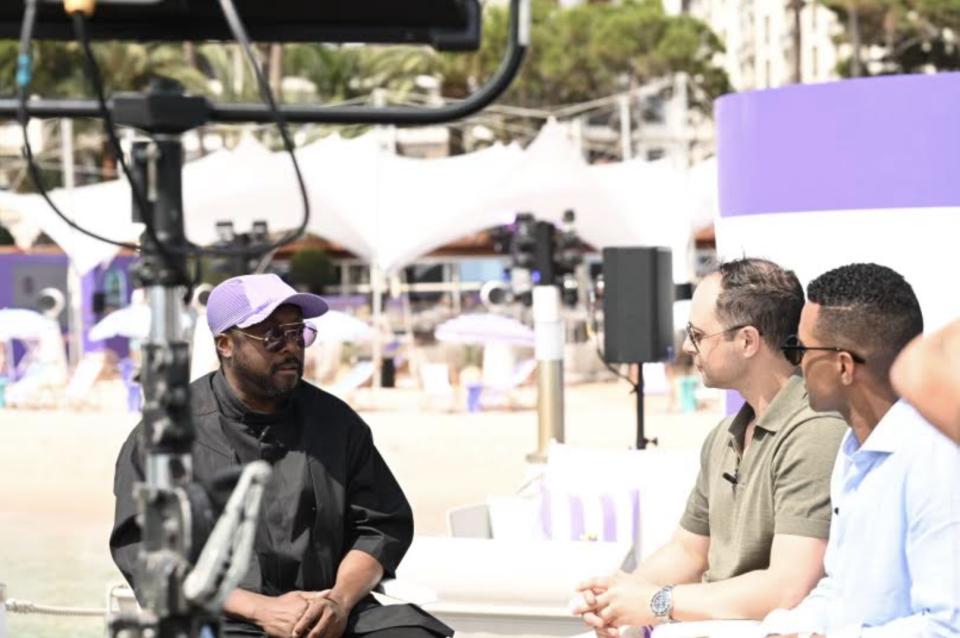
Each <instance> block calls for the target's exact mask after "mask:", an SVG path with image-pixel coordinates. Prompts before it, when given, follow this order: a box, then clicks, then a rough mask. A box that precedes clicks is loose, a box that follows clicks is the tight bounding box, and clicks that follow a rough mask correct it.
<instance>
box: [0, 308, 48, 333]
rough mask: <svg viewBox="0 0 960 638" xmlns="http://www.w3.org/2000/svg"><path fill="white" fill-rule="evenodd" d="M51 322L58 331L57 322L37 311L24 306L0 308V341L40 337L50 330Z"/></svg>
mask: <svg viewBox="0 0 960 638" xmlns="http://www.w3.org/2000/svg"><path fill="white" fill-rule="evenodd" d="M51 324H52V325H53V327H54V328H55V330H56V332H57V333H59V331H60V329H59V327H58V326H57V323H56V322H55V321H54V320H53V319H50V318H49V317H44V316H43V315H41V314H40V313H39V312H35V311H33V310H26V309H25V308H4V309H3V310H0V341H9V340H10V339H30V340H35V339H40V338H41V337H42V336H44V335H45V334H47V333H49V332H50V331H51Z"/></svg>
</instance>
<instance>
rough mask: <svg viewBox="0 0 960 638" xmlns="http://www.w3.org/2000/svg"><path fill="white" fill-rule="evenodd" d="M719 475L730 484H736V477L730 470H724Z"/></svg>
mask: <svg viewBox="0 0 960 638" xmlns="http://www.w3.org/2000/svg"><path fill="white" fill-rule="evenodd" d="M738 473H739V472H738ZM720 476H722V477H723V478H725V479H726V480H728V481H730V485H736V484H737V477H736V475H734V474H731V473H730V472H724V473H723V474H721V475H720Z"/></svg>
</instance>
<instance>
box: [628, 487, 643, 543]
mask: <svg viewBox="0 0 960 638" xmlns="http://www.w3.org/2000/svg"><path fill="white" fill-rule="evenodd" d="M630 508H631V510H632V512H631V514H632V516H631V522H630V531H631V532H632V533H633V539H632V540H633V541H634V542H637V541H642V540H643V539H641V538H640V490H630Z"/></svg>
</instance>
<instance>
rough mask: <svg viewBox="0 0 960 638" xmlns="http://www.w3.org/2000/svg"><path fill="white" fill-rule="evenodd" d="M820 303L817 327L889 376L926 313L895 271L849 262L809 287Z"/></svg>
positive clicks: (810, 293)
mask: <svg viewBox="0 0 960 638" xmlns="http://www.w3.org/2000/svg"><path fill="white" fill-rule="evenodd" d="M807 294H808V295H809V297H810V302H811V303H815V304H818V305H820V306H822V308H821V310H820V319H819V321H818V322H817V328H818V329H821V330H823V332H825V333H828V334H829V335H830V338H832V339H837V340H839V341H840V343H836V344H833V343H831V344H830V345H837V346H841V347H844V346H847V347H850V348H851V349H852V350H854V351H856V352H857V354H859V355H860V356H862V357H864V358H865V359H866V360H867V361H868V362H873V361H875V362H876V363H877V364H878V366H877V370H878V371H879V372H880V373H881V374H884V375H886V374H887V373H889V369H890V366H891V365H893V360H894V359H895V358H896V357H897V355H898V354H900V351H901V350H903V348H904V347H905V346H906V345H907V344H908V343H910V341H911V340H912V339H913V338H914V337H916V336H917V335H919V334H921V333H922V332H923V312H922V311H921V310H920V302H919V301H917V296H916V295H915V294H914V292H913V287H912V286H910V284H909V283H908V282H907V280H906V279H904V278H903V276H902V275H901V274H900V273H898V272H897V271H895V270H893V269H891V268H887V267H886V266H880V265H877V264H850V265H848V266H841V267H840V268H835V269H834V270H831V271H829V272H826V273H824V274H822V275H820V276H819V277H817V278H816V279H814V280H813V281H811V282H810V285H809V286H808V287H807Z"/></svg>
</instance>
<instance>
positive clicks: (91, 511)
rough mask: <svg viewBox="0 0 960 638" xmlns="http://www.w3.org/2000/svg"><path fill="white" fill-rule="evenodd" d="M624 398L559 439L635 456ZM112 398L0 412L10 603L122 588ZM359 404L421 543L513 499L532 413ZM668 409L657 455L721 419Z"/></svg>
mask: <svg viewBox="0 0 960 638" xmlns="http://www.w3.org/2000/svg"><path fill="white" fill-rule="evenodd" d="M629 391H630V387H629V386H628V385H627V384H625V383H622V382H620V383H612V382H611V383H598V384H590V385H583V386H575V387H572V388H568V389H567V393H566V441H567V442H568V443H570V444H574V445H583V446H591V447H602V448H620V449H625V448H628V447H630V446H631V445H632V444H633V441H634V439H635V428H636V416H635V415H636V412H635V411H636V408H635V398H634V397H633V396H632V395H630V394H629ZM116 394H117V396H116V397H115V400H110V401H105V402H104V405H106V406H107V407H104V408H102V409H98V410H96V411H92V410H86V411H25V410H9V409H8V410H0V582H3V583H6V585H7V596H8V598H18V599H26V600H32V601H34V602H37V603H44V604H54V605H69V606H91V607H99V606H103V599H104V593H105V590H106V586H107V585H108V584H109V583H115V582H119V581H122V578H121V576H120V574H119V572H117V571H116V569H115V568H114V566H113V564H112V562H111V560H110V555H109V551H108V549H107V538H108V535H109V530H110V527H111V523H112V518H113V494H112V490H113V469H114V463H115V461H116V455H117V452H118V450H119V449H120V446H121V445H122V443H123V441H124V439H125V438H126V436H127V435H128V433H129V431H130V430H131V429H132V428H133V427H134V425H135V424H136V422H137V420H138V415H136V414H130V413H126V412H123V411H122V409H121V408H120V407H119V406H120V405H121V400H122V397H121V396H120V394H119V392H118V393H116ZM104 395H105V396H107V397H110V396H111V393H110V392H105V393H104ZM354 399H355V403H356V405H357V406H359V407H360V411H361V413H362V415H363V416H364V418H365V419H366V421H367V422H368V423H369V424H370V426H371V428H372V430H373V433H374V438H375V441H376V443H377V446H378V448H379V449H380V451H381V453H382V454H383V456H384V457H385V458H386V460H387V462H388V464H389V465H390V467H391V469H392V470H393V472H394V474H395V475H396V476H397V479H398V480H399V481H400V483H401V485H402V486H403V488H404V491H405V492H406V494H407V497H408V498H409V499H410V502H411V504H412V506H413V510H414V515H415V519H416V527H417V533H418V534H421V535H429V536H437V535H446V534H447V527H446V512H447V511H448V510H449V509H451V508H453V507H457V506H461V505H466V504H471V503H479V502H483V501H484V500H485V499H486V498H487V496H488V495H490V494H494V495H509V494H512V493H514V492H515V491H516V490H517V489H518V488H519V487H520V486H521V485H523V483H524V481H525V480H526V477H527V476H528V475H529V468H528V465H527V463H526V455H527V454H528V453H529V452H532V451H534V450H535V449H536V445H537V413H536V411H535V410H517V411H500V410H498V411H488V412H479V413H472V414H467V413H463V412H454V413H447V412H442V411H434V410H432V409H431V408H430V406H428V405H427V404H426V403H425V402H424V398H423V396H422V395H421V394H420V393H418V392H416V391H414V390H380V391H378V392H377V394H376V395H372V394H371V391H363V392H361V393H360V394H359V395H357V396H356V397H354ZM527 399H528V401H527V403H528V404H529V405H532V404H533V397H532V395H531V396H529V397H527ZM667 403H668V401H667V399H666V397H659V396H654V397H648V398H647V411H646V414H647V419H646V422H647V436H649V437H658V438H659V440H660V445H661V446H662V447H690V446H699V444H700V442H701V441H702V440H703V437H704V436H705V435H706V433H707V432H708V431H709V429H710V428H711V427H713V426H714V425H716V423H717V422H718V420H719V418H720V416H721V415H720V412H719V406H718V404H715V405H713V406H712V408H711V409H708V410H702V411H700V412H697V413H693V414H674V413H669V412H668V411H667ZM110 406H116V407H110ZM374 407H375V408H376V409H372V408H374ZM8 627H9V631H10V636H11V638H19V637H20V636H27V637H31V638H33V637H35V638H48V637H49V638H52V637H53V636H66V635H70V636H75V637H80V638H83V637H86V636H90V637H93V636H100V635H102V631H103V630H102V627H103V625H102V621H97V620H75V619H66V620H64V619H49V618H45V617H44V618H41V617H30V616H8Z"/></svg>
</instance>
